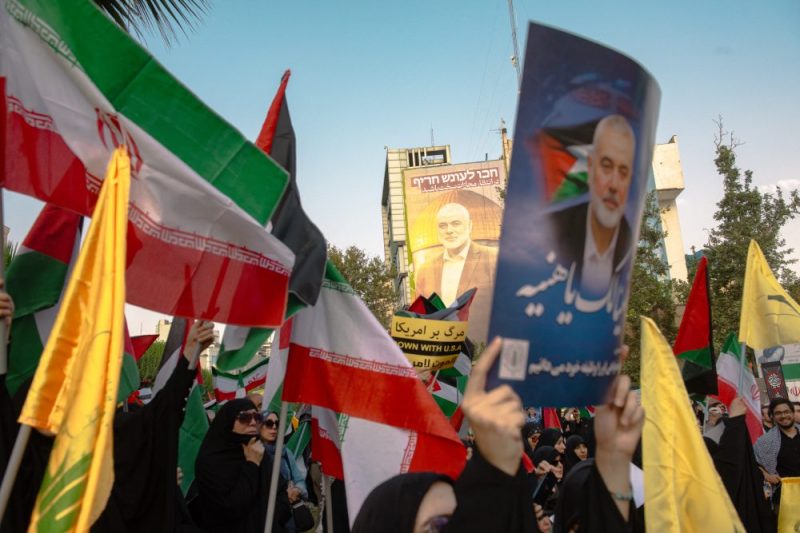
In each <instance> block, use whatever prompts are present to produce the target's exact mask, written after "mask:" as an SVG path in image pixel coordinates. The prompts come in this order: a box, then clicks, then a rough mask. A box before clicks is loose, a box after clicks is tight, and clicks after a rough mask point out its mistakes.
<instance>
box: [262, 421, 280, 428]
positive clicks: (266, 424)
mask: <svg viewBox="0 0 800 533" xmlns="http://www.w3.org/2000/svg"><path fill="white" fill-rule="evenodd" d="M264 427H265V428H267V429H275V428H277V427H278V421H277V420H272V419H271V418H268V419H266V420H264Z"/></svg>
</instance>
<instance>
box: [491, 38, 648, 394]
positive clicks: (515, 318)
mask: <svg viewBox="0 0 800 533" xmlns="http://www.w3.org/2000/svg"><path fill="white" fill-rule="evenodd" d="M659 100H660V89H659V88H658V84H657V83H656V82H655V80H654V79H653V78H652V76H650V74H648V73H647V71H646V70H644V69H643V68H642V67H641V66H640V65H639V64H638V63H636V62H635V61H633V60H632V59H630V58H628V57H626V56H624V55H622V54H620V53H618V52H616V51H613V50H610V49H608V48H606V47H604V46H601V45H599V44H597V43H594V42H591V41H587V40H584V39H582V38H580V37H577V36H574V35H571V34H568V33H565V32H562V31H560V30H556V29H553V28H549V27H546V26H542V25H538V24H533V23H531V24H530V26H529V29H528V43H527V53H526V55H525V70H524V74H523V80H522V91H521V94H520V101H519V107H518V112H517V123H516V126H515V129H514V154H513V157H512V160H511V167H510V171H509V183H508V190H507V194H506V199H505V211H504V215H503V224H502V227H503V235H502V238H501V241H500V254H499V260H498V264H497V278H496V279H497V283H496V284H495V293H494V298H493V303H492V316H491V325H490V328H489V332H490V335H489V337H490V338H493V337H494V336H496V335H500V336H502V337H504V338H505V342H504V345H503V350H502V352H501V356H500V358H499V359H498V363H497V364H496V365H495V368H494V369H493V370H492V373H491V374H490V377H489V382H488V385H489V386H490V387H492V386H498V385H500V384H502V383H508V384H510V385H511V386H512V387H514V388H515V390H516V391H517V392H518V393H519V394H520V396H521V397H522V402H523V404H524V405H540V406H555V407H558V406H562V405H595V404H597V403H600V401H601V400H602V398H603V395H604V393H605V391H606V389H607V387H608V385H609V384H610V383H611V380H612V379H613V378H614V376H615V375H616V374H617V372H618V371H619V367H620V364H619V362H618V358H619V350H620V347H621V345H622V339H623V333H624V325H625V315H626V306H627V301H628V292H629V285H630V278H631V271H632V269H633V261H634V253H635V251H636V243H637V242H638V238H639V223H640V221H641V218H642V210H643V207H644V198H645V195H646V188H647V181H648V176H649V173H650V170H651V169H650V167H651V163H652V157H653V144H654V140H655V130H656V119H657V116H658V106H659Z"/></svg>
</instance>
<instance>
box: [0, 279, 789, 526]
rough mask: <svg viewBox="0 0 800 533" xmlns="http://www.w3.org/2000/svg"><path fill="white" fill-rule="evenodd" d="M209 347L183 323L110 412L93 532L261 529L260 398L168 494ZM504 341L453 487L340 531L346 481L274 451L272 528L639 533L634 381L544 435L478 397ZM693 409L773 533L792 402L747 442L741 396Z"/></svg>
mask: <svg viewBox="0 0 800 533" xmlns="http://www.w3.org/2000/svg"><path fill="white" fill-rule="evenodd" d="M12 314H13V302H12V301H11V299H10V297H9V296H8V295H7V294H6V293H5V292H0V318H2V319H4V320H5V321H6V323H7V324H8V325H10V317H11V316H12ZM11 338H12V342H13V332H12V333H11ZM212 339H213V324H211V323H208V322H203V321H198V322H195V324H194V325H193V326H192V328H191V330H190V332H189V335H188V340H187V342H186V346H185V349H184V352H183V357H182V358H181V359H180V361H179V362H178V364H177V365H176V367H175V369H174V371H173V373H172V376H171V378H170V379H169V381H168V382H167V384H166V386H165V387H164V388H163V389H162V390H160V391H159V392H158V393H157V394H156V395H155V396H154V398H153V400H152V401H150V402H149V403H148V404H146V405H144V406H141V407H139V408H135V409H130V410H128V411H122V410H120V411H119V412H118V413H117V415H116V417H115V421H114V485H113V488H112V490H111V495H110V497H109V500H108V503H107V504H106V507H105V510H104V511H103V513H102V514H101V515H100V517H99V518H98V519H97V521H96V522H95V524H94V526H93V527H92V530H93V531H109V532H111V531H113V532H114V533H121V532H124V531H186V532H189V531H197V532H199V531H209V532H211V531H241V532H256V531H259V532H260V531H264V524H265V520H266V514H267V506H268V498H269V492H270V485H271V483H272V479H273V476H272V469H273V464H275V461H274V459H275V454H276V453H277V449H276V448H277V446H276V445H277V440H278V435H279V431H278V429H279V427H280V424H281V423H285V421H282V420H280V418H279V414H278V413H275V412H265V411H263V410H262V405H261V397H260V396H259V395H257V394H251V395H250V396H249V397H247V398H239V399H235V400H230V401H228V402H227V403H225V404H224V405H222V406H221V407H220V408H219V409H218V410H217V412H216V413H215V416H214V417H213V420H212V421H211V424H210V428H209V430H208V432H207V434H206V436H205V438H204V440H203V442H202V445H201V446H200V450H199V452H198V455H197V459H196V463H195V480H194V483H193V485H192V487H191V489H190V490H189V492H188V493H187V494H186V495H184V494H183V493H182V492H181V490H180V489H179V485H180V476H181V472H180V471H179V469H178V468H177V459H178V433H179V430H180V425H181V423H182V421H183V411H184V408H185V406H186V398H187V396H188V394H189V391H190V389H191V386H192V384H193V379H194V375H195V373H196V366H197V364H198V361H197V354H198V353H199V351H200V350H199V349H198V347H199V348H200V349H202V348H204V347H206V346H207V345H208V344H209V343H210V342H211V341H212ZM501 342H502V341H501V340H500V339H495V340H494V341H493V342H492V343H491V344H490V345H489V346H488V347H487V349H486V351H485V352H484V353H483V355H482V356H481V357H480V359H479V361H478V362H477V363H476V365H475V366H474V367H473V370H472V374H471V378H470V380H469V382H468V384H467V388H466V391H465V394H464V399H463V403H462V409H463V412H464V415H465V423H466V424H467V425H468V427H469V432H468V436H467V438H466V439H465V440H464V445H465V447H466V448H467V452H468V454H467V455H468V461H467V463H466V467H465V469H464V471H463V472H462V474H461V475H460V476H459V477H458V478H457V479H450V478H448V477H446V476H442V475H438V474H433V473H411V474H402V475H399V476H396V477H394V478H391V479H389V480H387V481H385V482H384V483H382V484H381V485H379V486H378V487H376V488H375V489H374V490H373V491H372V492H371V494H370V495H369V496H368V497H367V498H366V500H365V501H364V503H363V505H362V506H361V508H360V511H359V513H358V515H357V516H356V517H355V519H354V520H353V524H352V529H351V528H350V520H349V518H348V516H347V509H346V503H345V502H346V495H345V490H344V486H343V484H342V483H341V482H335V483H334V484H333V486H332V488H331V490H330V494H327V495H325V494H324V492H325V490H324V489H323V488H322V487H323V485H324V484H323V483H322V482H321V479H322V476H321V474H320V468H319V464H318V463H316V462H315V460H314V457H313V456H312V454H311V453H310V447H308V448H306V450H305V452H304V453H303V454H302V455H301V456H300V457H295V456H294V455H293V454H292V453H291V452H290V451H288V450H287V448H286V447H285V446H284V447H282V452H281V457H280V460H279V461H278V463H277V464H279V465H280V466H279V468H280V472H279V475H278V476H277V480H278V481H277V483H278V486H277V490H276V494H277V497H276V500H275V506H274V508H275V512H274V521H273V528H272V531H275V532H304V531H316V530H321V531H327V520H326V518H327V517H325V516H324V515H325V513H324V507H325V506H324V505H322V502H323V498H325V497H328V498H331V501H332V506H331V507H332V509H333V516H332V517H331V518H332V521H333V523H334V528H333V529H334V531H336V532H337V533H338V532H345V531H352V532H353V533H364V532H377V531H380V532H388V533H392V532H397V533H437V532H447V531H457V532H466V533H470V532H488V531H504V532H505V531H507V532H519V533H523V532H536V531H538V532H542V533H544V532H551V531H555V532H568V531H570V532H572V531H580V532H586V531H644V529H645V522H644V513H645V512H646V505H644V501H643V498H641V497H637V495H636V492H637V487H636V481H635V480H636V476H635V475H632V474H631V472H632V471H635V470H637V469H641V467H642V459H641V436H642V429H643V426H644V421H645V416H644V412H643V409H642V407H641V405H640V401H639V397H638V394H637V393H636V391H632V390H631V383H630V379H629V378H628V377H627V376H625V375H620V376H619V377H618V378H617V379H616V380H615V381H614V384H613V385H612V387H611V390H610V391H609V393H608V397H607V400H606V402H605V403H604V404H603V405H600V406H597V407H596V408H595V409H594V414H593V416H585V415H584V416H582V414H581V411H580V410H579V409H577V408H569V409H562V410H560V412H559V413H558V418H559V420H558V421H557V422H556V423H555V424H554V423H553V421H552V420H549V421H548V425H553V426H557V427H544V426H543V417H542V416H541V411H540V410H538V409H535V408H528V409H524V408H523V406H522V404H521V402H520V399H519V397H518V396H517V395H516V394H515V393H514V392H513V391H512V389H511V388H509V387H508V386H501V387H499V388H496V389H494V390H491V391H487V390H486V387H485V384H486V377H487V374H488V372H489V369H490V368H491V366H492V364H493V362H494V360H495V359H496V357H497V356H498V354H499V352H500V347H501ZM0 381H2V383H0V389H2V390H0V396H2V398H0V400H1V401H0V409H2V437H3V442H2V443H0V444H2V447H3V448H2V449H3V451H4V452H5V456H4V461H3V468H5V463H6V460H7V457H8V453H7V452H8V450H10V446H11V444H12V443H13V439H14V436H15V434H16V431H17V428H16V422H15V420H16V418H17V415H18V414H19V411H20V409H21V405H22V403H23V401H24V399H25V395H26V393H27V390H28V386H29V383H28V384H27V385H23V386H22V387H20V389H19V390H18V391H17V392H16V394H15V396H14V397H13V398H12V397H10V396H9V394H8V392H7V390H6V387H5V376H0ZM701 411H702V416H700V417H699V418H698V431H701V432H702V433H703V435H704V436H705V439H706V443H707V445H708V449H709V452H710V454H711V457H712V458H713V460H714V464H715V466H716V468H717V470H718V472H719V475H720V477H721V479H722V480H723V482H724V485H725V488H726V489H727V491H728V493H729V495H730V497H731V500H732V501H733V503H734V505H735V507H736V510H737V512H738V513H739V516H740V518H741V520H742V522H743V524H744V525H745V526H746V528H747V531H756V532H759V531H763V532H766V531H775V529H776V514H775V513H776V509H777V506H778V502H779V501H780V480H781V478H782V477H786V476H798V475H800V437H798V428H800V426H799V425H798V423H800V404H797V403H795V404H793V403H791V402H789V401H787V400H784V399H776V400H773V401H772V402H771V403H770V404H769V405H768V406H765V408H764V410H763V412H762V416H763V424H764V430H765V433H764V435H763V436H762V437H761V438H760V439H758V441H757V442H756V443H755V446H752V445H751V443H750V439H749V435H748V431H747V427H746V424H745V412H746V408H745V404H744V402H743V401H742V400H741V399H740V398H737V399H736V400H734V401H733V403H732V404H731V406H730V409H729V412H728V409H727V408H726V407H725V405H724V404H721V403H720V402H718V401H716V400H713V399H711V400H710V402H709V404H708V407H707V408H704V409H702V410H701ZM52 443H53V438H52V436H48V435H44V434H40V433H34V435H33V438H32V439H31V442H30V443H29V445H28V447H27V449H26V451H25V456H24V459H23V462H22V467H21V469H20V472H19V474H18V476H17V480H16V484H15V485H14V489H13V492H12V495H11V502H10V505H9V507H8V511H7V512H6V515H5V517H4V519H3V522H2V525H0V528H1V529H2V531H25V530H26V529H27V525H28V522H29V520H30V515H31V511H32V509H33V507H34V504H35V500H36V496H37V491H38V487H39V485H40V484H41V480H42V478H43V476H44V475H45V471H46V467H47V460H48V455H49V452H50V448H51V447H52ZM176 476H177V477H176Z"/></svg>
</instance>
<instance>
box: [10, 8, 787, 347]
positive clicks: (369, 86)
mask: <svg viewBox="0 0 800 533" xmlns="http://www.w3.org/2000/svg"><path fill="white" fill-rule="evenodd" d="M210 3H211V8H210V10H209V12H208V14H207V15H206V16H205V17H204V19H203V21H202V22H201V23H199V24H198V26H197V28H196V29H195V31H193V32H190V33H189V34H188V35H187V36H181V37H180V39H179V41H178V42H177V43H174V44H173V45H172V46H171V47H166V46H165V45H164V44H163V43H162V41H161V40H160V37H159V36H158V35H149V34H148V35H146V36H145V45H146V46H147V48H148V49H150V50H151V52H152V53H153V54H154V55H155V56H156V57H157V58H158V60H159V61H161V62H162V63H163V64H164V65H165V66H166V67H167V68H168V69H169V70H170V71H171V72H172V73H173V74H174V75H175V76H176V77H177V78H178V79H180V80H181V81H182V82H184V83H185V84H186V85H187V86H188V87H189V88H190V89H191V90H193V91H194V92H195V93H196V94H197V95H198V96H199V97H200V98H201V99H203V100H204V101H205V102H206V103H207V104H209V105H210V106H211V107H212V108H213V109H215V110H216V111H217V112H218V113H219V114H220V115H222V116H223V117H225V118H226V119H227V120H228V121H230V122H231V123H232V124H234V125H235V126H236V127H237V128H238V129H239V130H241V131H242V132H243V133H244V134H245V135H246V136H247V137H249V138H251V139H254V138H255V136H256V135H257V133H258V131H259V129H260V126H261V123H262V121H263V119H264V114H265V113H266V109H267V107H268V105H269V103H270V101H271V99H272V96H273V94H274V92H275V89H276V88H277V85H278V82H279V80H280V77H281V74H282V73H283V71H284V69H286V68H291V69H292V79H291V81H290V83H289V90H288V93H287V94H288V98H289V105H290V109H291V112H292V119H293V122H294V127H295V131H296V133H297V139H298V185H299V188H300V192H301V196H302V200H303V203H304V206H305V208H306V211H307V212H308V214H309V216H310V217H311V218H312V219H313V220H314V221H315V222H317V224H318V225H319V227H320V229H321V230H322V231H323V233H324V234H325V235H326V237H327V238H328V240H329V241H330V242H331V243H333V244H335V245H337V246H340V247H341V246H349V245H351V244H355V245H357V246H359V247H362V248H364V249H366V250H367V251H368V252H369V253H371V254H374V255H378V254H381V253H382V250H383V242H382V230H381V220H380V195H381V187H382V182H383V171H384V157H385V156H384V146H389V147H411V146H426V145H428V144H429V143H430V141H431V128H432V129H433V136H434V140H435V142H436V143H437V144H450V145H451V149H452V155H453V159H454V161H455V162H467V161H475V160H481V159H483V158H484V155H485V154H487V153H488V155H489V157H490V158H496V157H498V156H499V154H500V140H499V135H498V133H497V132H495V131H492V130H495V129H497V128H498V125H499V122H500V119H501V118H503V119H505V121H506V123H507V124H508V126H509V129H510V130H511V131H512V132H513V124H514V116H515V110H516V99H517V88H516V74H515V72H514V69H513V67H512V66H511V62H510V61H509V57H510V56H511V54H512V43H511V36H510V26H509V18H508V7H507V2H506V0H459V1H455V0H448V1H444V0H440V1H436V2H430V1H428V2H423V1H419V0H406V1H404V2H396V3H389V2H375V1H372V2H366V1H355V0H343V1H340V2H323V1H319V0H318V1H308V0H295V1H293V2H275V1H268V0H227V1H225V2H222V1H220V0H210ZM515 7H516V15H517V22H518V27H519V41H520V48H521V49H522V50H524V48H525V36H526V30H527V21H528V20H531V19H533V20H536V21H539V22H542V23H545V24H550V25H554V26H557V27H560V28H563V29H566V30H568V31H571V32H573V33H577V34H579V35H583V36H585V37H588V38H591V39H594V40H597V41H599V42H601V43H604V44H606V45H608V46H611V47H614V48H616V49H618V50H620V51H622V52H624V53H626V54H628V55H630V56H631V57H633V58H634V59H636V60H638V61H639V62H640V63H641V64H642V65H643V66H645V68H647V69H648V70H649V71H650V72H651V73H652V74H653V76H654V77H655V78H656V80H658V82H659V84H660V85H661V90H662V100H661V113H660V119H659V127H658V133H657V141H658V142H666V141H667V140H669V138H670V136H671V135H673V134H677V135H678V138H679V142H680V149H681V154H682V163H683V170H684V175H685V178H686V190H685V191H684V193H683V194H682V195H681V197H680V198H679V213H680V220H681V226H682V230H683V240H684V244H685V246H686V248H687V249H688V248H689V247H690V246H691V245H695V246H698V247H699V246H702V244H703V243H704V242H705V240H706V230H707V229H710V228H711V227H713V216H712V215H713V212H714V210H715V203H716V202H717V201H718V200H719V198H720V197H721V191H722V186H721V181H720V179H719V178H718V176H717V175H716V173H715V170H714V166H713V150H714V145H713V139H714V133H715V131H716V126H715V125H714V123H713V119H714V118H716V117H717V116H718V115H722V116H723V117H724V120H725V125H726V127H727V128H728V129H731V130H733V131H734V132H735V134H736V136H737V137H739V138H740V139H741V140H742V141H744V143H745V144H743V145H742V146H741V147H740V148H739V149H738V151H737V152H738V156H739V162H740V164H741V166H742V167H744V168H749V169H752V170H753V171H754V180H755V182H756V183H757V184H759V185H763V186H771V185H775V184H778V183H782V184H784V185H785V186H789V187H798V186H800V170H798V164H800V156H799V155H798V154H800V151H798V150H797V149H796V145H797V144H798V141H797V134H796V129H797V125H799V124H800V105H798V103H797V94H798V87H800V32H798V31H797V27H798V24H800V2H797V1H796V0H775V1H771V2H769V3H756V2H744V1H739V0H736V1H729V2H725V3H719V2H696V1H692V2H689V1H674V2H633V1H616V2H613V3H610V2H605V3H601V2H589V1H572V2H546V3H545V2H534V1H532V0H517V1H516V3H515ZM5 198H6V221H5V223H6V225H8V226H10V227H11V236H10V238H11V239H12V240H16V241H19V240H21V239H22V238H23V236H24V234H25V232H27V229H28V228H29V227H30V224H31V223H32V222H33V219H34V218H35V216H36V214H37V212H38V204H37V202H35V201H33V200H29V199H26V198H22V197H20V196H19V195H16V194H13V193H6V196H5ZM785 233H786V235H785V236H786V237H787V238H788V239H789V242H790V244H792V245H793V246H794V247H795V248H798V249H800V223H798V222H795V223H793V224H792V225H791V227H790V228H788V230H787V231H786V232H785ZM795 256H796V257H800V253H795ZM798 271H800V267H798ZM151 318H152V317H149V316H147V315H144V314H142V318H141V319H140V320H139V321H138V322H136V321H134V322H136V326H135V327H132V329H133V330H134V331H135V332H136V333H138V331H139V330H140V329H143V331H144V332H147V331H149V330H151V329H152V328H153V327H154V321H153V324H152V325H151V324H150V323H149V322H150V320H151ZM139 322H142V323H143V326H142V328H140V327H139V325H138V323H139ZM132 326H133V324H132Z"/></svg>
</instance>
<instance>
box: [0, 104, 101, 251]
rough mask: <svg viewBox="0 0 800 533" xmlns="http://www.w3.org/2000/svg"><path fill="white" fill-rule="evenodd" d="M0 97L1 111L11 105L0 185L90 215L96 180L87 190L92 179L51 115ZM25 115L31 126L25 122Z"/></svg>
mask: <svg viewBox="0 0 800 533" xmlns="http://www.w3.org/2000/svg"><path fill="white" fill-rule="evenodd" d="M3 96H4V98H3V105H2V107H3V111H4V112H6V109H7V107H12V108H13V110H12V112H6V115H5V120H4V121H3V125H4V140H3V145H2V146H0V150H2V153H3V154H4V158H3V159H4V163H3V167H2V169H0V172H2V174H1V175H0V179H2V185H3V187H5V188H7V189H10V190H12V191H16V192H19V193H22V194H26V195H28V196H33V197H35V198H38V199H40V200H42V201H44V202H48V203H49V202H52V201H54V200H56V199H57V200H58V205H60V206H61V207H64V208H67V209H70V210H72V211H75V212H76V213H80V214H82V215H86V216H90V215H91V214H92V211H93V210H94V205H95V203H97V194H98V192H99V191H100V188H99V184H100V180H99V179H97V178H95V179H96V185H97V188H93V189H92V190H89V187H90V186H91V185H90V184H92V183H94V182H93V180H92V179H91V178H89V177H88V176H87V174H86V169H85V168H84V166H83V163H82V162H81V161H80V160H79V159H78V158H77V157H75V154H73V153H72V150H70V149H69V147H68V146H67V144H66V143H65V142H64V139H62V138H61V135H59V134H58V133H57V132H56V131H55V125H54V123H53V119H52V118H51V117H49V116H47V115H40V114H38V113H35V112H34V111H33V110H30V109H25V108H24V106H23V105H22V102H20V101H19V100H17V99H16V98H14V97H8V98H6V97H5V94H4V95H3ZM26 117H27V118H29V119H30V120H31V122H32V123H33V124H35V126H33V125H30V124H28V123H27V122H26V120H25V119H26ZM0 127H3V126H0ZM50 128H52V129H50ZM12 155H13V157H12ZM71 253H72V250H70V254H71ZM68 261H69V259H67V261H66V262H68Z"/></svg>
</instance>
